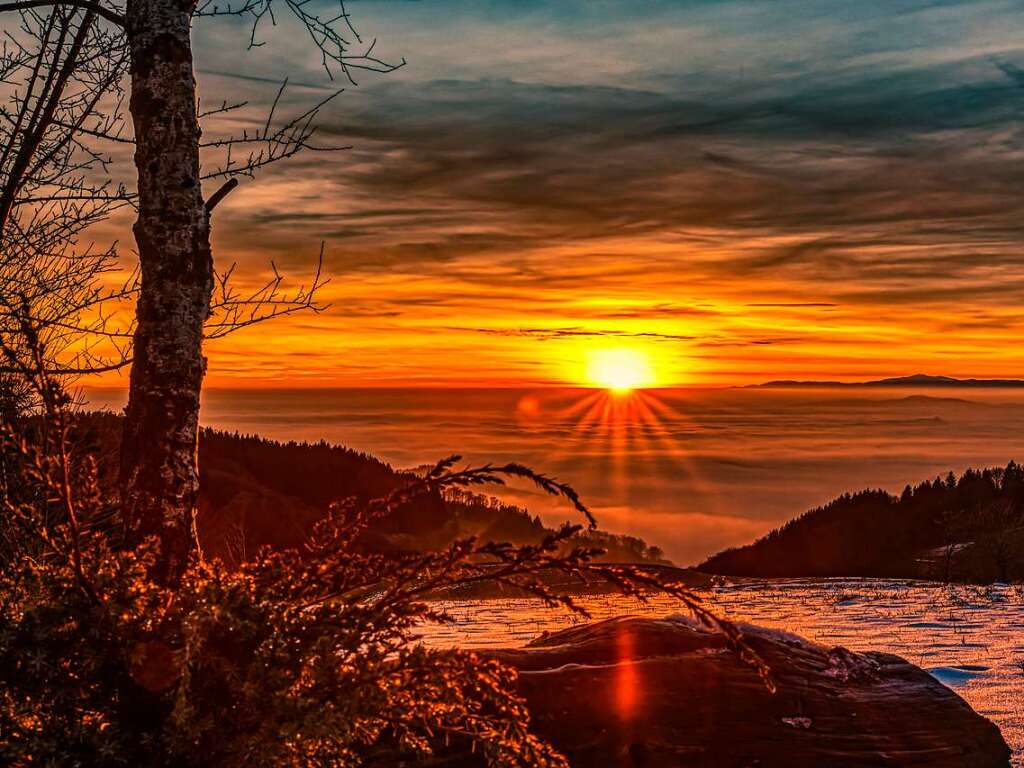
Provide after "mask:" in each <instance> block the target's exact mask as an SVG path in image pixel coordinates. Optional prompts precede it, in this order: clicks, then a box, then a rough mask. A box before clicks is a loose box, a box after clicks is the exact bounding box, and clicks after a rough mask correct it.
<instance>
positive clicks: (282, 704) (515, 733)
mask: <svg viewBox="0 0 1024 768" xmlns="http://www.w3.org/2000/svg"><path fill="white" fill-rule="evenodd" d="M29 383H30V384H33V385H34V387H35V388H34V389H33V390H32V392H33V393H34V395H35V397H36V398H38V399H37V400H36V404H35V405H34V406H32V407H31V408H29V409H28V410H27V411H21V412H19V410H18V409H5V411H6V412H5V413H3V420H4V425H3V440H2V441H0V503H2V511H3V514H2V516H0V566H2V567H0V765H11V766H17V767H18V768H28V767H29V766H33V765H53V766H73V765H79V766H96V767H101V766H111V767H112V766H122V765H133V766H168V767H170V766H175V768H179V767H183V766H184V767H187V766H195V767H197V768H198V767H200V766H201V767H203V768H205V767H206V766H217V768H222V767H224V766H227V767H230V766H238V767H239V768H241V766H247V767H248V766H266V767H267V768H271V767H273V768H278V767H281V766H295V767H296V768H298V767H300V766H351V767H352V768H355V766H362V765H368V764H374V763H376V764H382V765H393V766H398V765H405V764H407V763H408V761H416V760H419V759H422V758H424V757H425V756H429V755H443V754H446V753H448V752H450V751H451V750H459V751H462V752H465V753H468V754H473V755H476V756H478V758H479V759H480V760H481V761H483V763H484V764H486V765H489V766H524V767H525V766H534V767H536V768H565V766H567V765H568V763H567V762H566V760H565V757H564V756H563V755H562V754H561V753H560V752H559V750H558V749H557V748H556V747H554V746H552V745H551V744H550V742H549V741H547V740H546V739H544V738H543V737H540V736H538V735H537V734H535V733H534V732H533V730H532V728H531V725H530V714H529V711H528V709H527V707H526V704H525V701H524V700H523V698H522V695H521V694H520V692H519V691H517V689H516V671H515V669H514V668H513V667H511V666H509V665H508V664H507V663H505V662H503V661H502V660H500V659H497V658H486V657H482V656H480V655H478V654H475V653H472V652H462V651H458V650H430V649H427V648H424V647H422V646H421V645H419V644H418V643H417V642H416V638H415V629H416V627H417V626H418V625H419V624H421V623H422V622H425V621H444V620H445V617H444V615H443V614H441V613H439V610H438V608H436V607H435V605H434V604H432V603H431V601H430V598H431V596H432V595H435V594H437V593H438V592H444V591H446V590H455V591H459V590H464V589H472V588H475V587H478V586H479V585H481V584H498V585H502V586H503V587H505V588H508V589H513V590H516V591H517V592H519V593H526V594H530V595H533V596H535V597H538V598H540V599H541V600H542V601H543V602H545V603H546V604H548V605H551V606H563V607H564V608H565V609H567V610H570V611H574V610H575V611H577V612H580V613H582V614H585V612H583V611H581V609H579V608H578V607H577V606H576V604H575V603H574V602H573V600H572V598H571V597H568V596H567V595H566V594H565V593H564V592H563V591H562V590H561V589H560V588H557V587H555V586H553V585H552V582H551V580H550V579H549V578H548V575H549V574H551V573H560V574H561V575H562V576H563V577H564V578H565V579H567V580H573V579H580V578H584V579H589V580H595V581H603V582H606V583H607V585H608V586H609V587H610V588H613V589H616V590H618V591H620V592H622V593H624V594H627V595H633V596H636V597H638V598H642V595H643V594H644V593H645V592H649V591H651V590H654V591H659V592H662V593H668V594H670V595H674V596H675V597H677V598H678V599H679V600H680V604H681V606H683V607H684V608H685V609H689V610H690V611H692V612H693V613H694V614H695V615H696V616H698V617H700V619H701V620H702V621H703V622H706V623H707V625H708V626H709V627H717V628H718V629H719V630H721V631H723V632H724V636H725V637H726V639H727V642H728V643H729V645H730V646H731V647H732V648H733V649H735V650H737V651H739V652H740V654H741V656H742V657H743V658H744V659H746V661H747V662H748V663H749V664H751V665H752V666H753V667H755V668H756V669H759V670H761V671H762V673H764V674H767V671H766V669H765V667H764V664H763V662H761V660H760V659H759V658H758V657H757V655H756V654H755V653H754V652H753V651H752V650H751V649H749V648H748V647H747V646H746V644H745V642H744V641H743V640H742V638H741V637H740V634H739V632H738V631H737V630H736V629H735V628H734V627H733V626H732V625H730V624H728V623H726V622H720V621H718V620H717V619H716V618H715V617H714V616H712V615H711V614H710V613H708V612H707V611H706V610H705V609H704V608H703V607H702V606H701V604H700V603H699V601H698V600H697V599H696V598H695V597H694V596H693V595H692V594H691V593H690V592H689V590H688V588H687V586H686V585H685V584H683V583H681V582H678V581H673V579H672V578H671V574H669V577H668V578H666V577H664V575H663V574H660V573H658V572H652V571H645V570H642V569H639V570H638V569H634V568H631V567H630V566H623V565H602V564H599V563H597V562H595V559H596V558H598V557H599V556H601V555H602V554H603V553H602V550H601V549H600V548H597V547H594V546H592V544H593V542H594V541H595V540H596V534H595V533H594V532H593V531H592V530H591V531H590V532H587V533H585V532H584V530H583V526H581V525H566V526H564V527H562V528H560V529H558V530H549V529H543V528H540V529H539V532H540V536H539V537H537V538H534V539H533V540H531V541H530V542H529V543H521V544H515V543H511V542H502V543H498V542H495V541H494V540H491V539H486V538H480V537H477V536H473V535H462V534H465V533H466V530H467V529H468V527H471V526H473V525H475V526H479V527H483V528H484V529H485V530H495V529H496V528H497V529H501V528H503V526H506V525H512V524H511V523H504V522H502V521H503V520H504V519H505V518H506V517H507V518H508V519H509V520H513V521H519V522H522V521H521V520H520V517H522V515H521V514H520V512H518V511H516V510H510V509H505V508H503V507H502V505H500V504H496V503H494V502H491V501H487V500H486V497H482V496H477V495H476V494H475V493H474V492H473V491H472V489H473V488H474V487H478V486H481V485H484V484H493V483H501V482H503V481H504V480H505V479H507V478H518V479H520V480H524V481H529V482H532V483H534V484H535V485H536V486H537V487H538V488H540V489H541V490H543V491H545V492H547V493H551V494H554V495H558V496H561V497H563V498H565V499H566V500H567V501H568V503H569V504H570V506H571V507H573V508H574V509H575V511H576V512H577V513H578V514H580V515H582V516H583V518H584V519H589V520H590V521H591V528H592V527H593V518H592V517H591V516H590V513H589V511H588V510H587V508H586V506H584V504H583V502H582V501H581V500H580V499H579V498H578V496H577V495H576V493H575V492H574V491H573V489H572V488H571V487H569V486H567V485H564V484H562V483H559V482H557V481H555V480H553V479H551V478H548V477H545V476H544V475H541V474H538V473H535V472H533V471H531V470H529V469H527V468H526V467H523V466H521V465H517V464H507V465H502V466H494V467H491V466H486V467H479V468H475V469H458V468H457V467H456V465H455V462H456V459H454V458H453V459H450V460H447V461H443V462H441V463H439V464H438V465H437V466H435V467H432V468H431V469H429V470H427V471H425V472H424V473H422V474H417V475H413V474H399V473H395V472H393V471H392V470H391V469H390V468H388V467H387V466H386V465H383V464H381V463H380V462H376V461H374V460H372V459H369V458H368V457H365V456H361V455H359V454H355V453H353V452H351V451H345V450H344V449H339V448H332V447H330V446H326V445H313V446H299V445H293V446H287V447H286V446H280V445H277V444H273V443H270V442H268V441H264V440H259V439H256V438H240V437H235V436H228V435H223V434H218V433H213V432H207V433H205V434H204V435H203V439H202V441H201V451H202V453H203V455H204V472H205V473H208V474H204V482H205V484H206V487H208V488H209V489H210V490H209V492H208V493H209V496H206V497H205V500H204V502H203V503H202V504H201V509H202V511H201V513H200V515H199V516H198V518H197V519H198V520H199V521H200V525H199V527H200V528H202V529H203V531H201V534H202V535H201V536H200V538H199V541H198V544H199V546H196V547H195V548H194V549H193V552H192V554H191V555H190V557H189V559H188V561H187V563H185V564H184V567H183V568H182V569H181V571H180V572H179V573H177V574H176V575H175V577H174V578H173V579H170V578H168V575H167V571H166V569H165V568H164V567H162V563H164V562H166V560H165V554H164V551H163V550H162V548H161V545H160V540H159V539H158V538H156V537H140V536H138V534H137V533H136V532H135V531H133V530H132V528H131V527H130V526H128V525H126V523H125V520H124V518H123V516H122V515H121V512H120V510H121V508H120V506H119V505H118V503H117V497H116V492H115V491H113V490H111V488H110V487H108V486H109V478H107V477H105V475H109V474H111V473H112V472H113V470H112V469H110V468H109V466H108V464H109V461H108V456H107V454H110V453H116V452H117V448H116V446H111V445H110V443H109V441H108V440H107V439H106V437H105V432H106V431H109V430H113V432H116V427H117V426H118V419H116V418H113V417H102V418H99V419H97V418H96V417H95V416H84V417H83V416H81V415H79V414H77V413H76V412H74V411H73V409H71V408H70V407H69V401H68V399H67V398H66V396H65V395H64V394H63V392H62V391H61V390H60V389H59V387H57V386H56V385H55V384H54V383H53V382H52V381H51V380H50V379H48V378H47V377H46V375H45V374H42V373H41V374H40V375H39V376H38V377H37V378H35V379H32V378H31V377H30V379H29ZM250 484H251V485H250ZM245 494H248V495H245ZM332 497H334V498H333V501H330V500H329V499H331V498H332ZM448 498H451V499H452V500H453V501H451V502H450V506H449V502H447V501H446V499H448ZM320 502H323V505H322V506H320V507H319V508H318V507H317V506H316V505H317V504H318V503H320ZM297 509H304V510H306V511H307V512H308V515H306V516H305V517H296V518H291V519H289V516H290V515H292V514H294V513H295V511H296V510H297ZM314 510H316V511H315V512H314ZM486 513H489V514H486ZM421 516H425V517H426V523H424V522H423V520H422V519H421ZM204 518H205V519H206V520H207V522H206V523H205V524H203V523H202V522H201V521H202V520H204ZM218 521H219V522H218ZM274 521H276V523H275V522H274ZM526 522H528V523H529V524H526V523H523V526H524V530H525V531H527V532H533V531H535V530H538V529H537V524H536V523H535V521H533V520H532V519H530V518H526ZM256 523H259V524H258V525H257V524H256ZM435 524H440V525H441V528H442V529H444V530H445V531H446V535H445V536H444V537H438V538H435V539H434V540H432V541H427V539H425V538H423V537H422V536H417V532H418V531H420V528H417V526H419V525H422V526H424V527H423V530H427V528H429V526H431V525H435ZM236 529H237V530H236ZM581 534H582V535H581ZM260 536H264V537H266V538H269V539H271V541H266V542H261V541H259V538H260ZM204 539H205V542H206V544H207V545H208V550H209V551H204V547H203V546H202V544H203V541H204ZM442 539H447V540H442ZM412 543H415V544H417V545H420V546H417V547H416V548H412V547H410V546H405V545H409V544H412ZM264 544H266V545H265V546H264ZM426 544H430V545H431V546H423V545H426ZM217 546H219V547H220V551H219V552H218V551H215V550H216V549H217Z"/></svg>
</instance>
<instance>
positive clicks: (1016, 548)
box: [698, 461, 1024, 581]
mask: <svg viewBox="0 0 1024 768" xmlns="http://www.w3.org/2000/svg"><path fill="white" fill-rule="evenodd" d="M1022 510H1024V469H1022V467H1021V466H1020V465H1019V464H1017V463H1016V462H1012V461H1011V462H1010V463H1009V464H1008V465H1007V466H1006V467H1005V468H1001V469H1000V468H994V469H983V470H974V469H969V470H967V471H966V472H964V473H963V474H962V475H960V476H959V477H957V476H956V475H955V474H954V473H952V472H950V473H949V474H948V475H946V476H945V477H936V478H935V479H934V480H930V481H925V482H923V483H920V484H919V485H916V486H910V485H908V486H907V487H906V488H904V490H903V492H902V493H901V494H900V495H899V496H894V495H892V494H890V493H887V492H885V491H881V490H864V491H860V492H858V493H853V494H850V493H846V494H843V495H842V496H840V497H839V498H837V499H835V500H834V501H831V502H830V503H828V504H826V505H825V506H822V507H818V508H816V509H812V510H810V511H809V512H806V513H804V514H803V515H800V516H799V517H797V518H794V519H793V520H790V521H789V522H788V523H786V524H785V525H783V526H782V527H780V528H777V529H775V530H773V531H772V532H771V533H769V534H767V535H766V536H764V537H763V538H761V539H758V540H757V541H755V542H754V543H752V544H748V545H747V546H744V547H739V548H734V549H727V550H725V551H723V552H720V553H719V554H717V555H714V556H713V557H711V558H709V559H708V560H706V561H705V562H703V563H701V565H700V566H698V568H699V569H700V570H702V571H706V572H708V573H715V574H722V575H733V576H756V577H797V576H881V577H901V578H916V577H926V578H937V579H942V580H946V581H949V580H964V581H993V580H999V581H1009V580H1016V579H1021V578H1024V514H1022Z"/></svg>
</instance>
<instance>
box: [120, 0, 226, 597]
mask: <svg viewBox="0 0 1024 768" xmlns="http://www.w3.org/2000/svg"><path fill="white" fill-rule="evenodd" d="M192 8H193V3H192V2H189V1H188V0H128V6H127V14H126V21H127V24H126V26H127V35H128V41H129V45H130V49H131V103H130V109H131V114H132V120H133V123H134V126H135V140H136V150H135V165H136V167H137V169H138V192H139V198H138V200H139V215H138V220H137V221H136V223H135V228H134V231H135V240H136V243H137V245H138V250H139V262H140V265H141V277H142V286H141V293H140V295H139V299H138V304H137V308H136V315H137V321H138V325H137V328H136V331H135V346H134V363H133V365H132V370H131V380H130V393H129V400H128V408H127V419H126V422H125V431H124V440H123V443H122V447H121V493H122V504H123V511H124V515H125V521H126V524H127V525H128V526H129V530H130V531H131V532H132V533H133V534H134V535H136V536H138V537H141V536H149V535H156V536H157V537H159V539H160V542H161V547H162V548H161V558H160V563H159V565H158V567H157V569H156V571H157V576H158V578H162V579H164V580H167V581H174V580H175V579H176V578H177V576H178V575H180V573H181V571H182V569H183V567H184V565H185V563H186V561H187V558H188V556H189V553H190V551H191V549H192V548H193V546H194V545H195V536H194V521H195V512H196V505H197V501H198V492H199V471H198V463H197V455H196V452H197V438H198V428H199V392H200V388H201V386H202V380H203V374H204V372H205V368H206V360H205V358H204V357H203V354H202V338H203V322H204V321H205V320H206V318H207V317H208V315H209V312H210V299H211V294H212V290H213V263H212V255H211V252H210V226H209V214H208V212H207V210H206V207H205V205H204V204H203V198H202V190H201V186H200V182H199V134H200V129H199V121H198V119H197V116H196V82H195V77H194V75H193V71H192V47H191V39H190V32H191V13H192Z"/></svg>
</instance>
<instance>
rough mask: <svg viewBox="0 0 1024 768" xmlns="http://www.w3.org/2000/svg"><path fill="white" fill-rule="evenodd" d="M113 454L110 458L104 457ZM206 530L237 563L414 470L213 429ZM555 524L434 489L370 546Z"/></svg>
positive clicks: (207, 438) (587, 539) (106, 433)
mask: <svg viewBox="0 0 1024 768" xmlns="http://www.w3.org/2000/svg"><path fill="white" fill-rule="evenodd" d="M87 421H88V424H89V431H90V432H92V433H93V435H94V439H93V441H94V442H96V443H98V444H99V447H100V449H101V462H100V463H101V467H102V471H103V473H104V476H105V479H104V481H105V482H106V483H113V482H114V474H115V467H114V464H115V462H114V460H113V457H116V455H117V446H118V442H119V436H120V430H121V418H120V417H119V416H116V415H114V414H110V413H103V414H91V415H90V416H89V417H88V420H87ZM103 457H105V459H104V458H103ZM199 459H200V462H199V467H200V509H199V520H198V527H199V536H200V540H201V543H202V545H203V548H204V551H206V552H208V553H211V554H216V555H219V556H221V557H224V558H225V559H226V560H228V561H237V560H239V559H241V558H244V557H245V556H247V555H249V554H251V553H252V552H253V551H255V549H256V548H258V547H259V546H262V545H270V546H272V547H275V548H282V547H288V546H294V545H296V544H300V543H301V542H302V541H303V540H304V539H305V537H306V536H307V534H308V532H309V530H310V529H311V528H312V526H313V524H314V523H315V522H316V521H317V520H319V519H320V518H321V517H322V516H323V514H324V513H325V511H326V510H327V507H328V505H329V504H330V503H331V502H332V501H337V500H341V499H346V498H349V497H353V496H354V497H356V498H358V499H361V500H368V499H375V498H381V497H383V496H386V495H387V494H388V493H390V492H391V491H392V490H394V489H395V488H397V487H398V486H399V485H401V484H403V483H405V482H407V481H408V480H409V479H410V478H411V476H410V475H408V474H406V473H402V472H398V471H396V470H394V469H393V468H392V467H391V466H389V465H388V464H386V463H384V462H382V461H380V460H379V459H376V458H374V457H372V456H369V455H367V454H365V453H360V452H358V451H353V450H351V449H349V448H345V447H342V446H338V445H332V444H329V443H326V442H318V443H296V442H288V443H281V442H276V441H273V440H267V439H264V438H262V437H258V436H255V435H241V434H231V433H226V432H221V431H217V430H213V429H204V430H203V431H202V432H201V434H200V439H199ZM547 532H548V529H547V528H545V526H544V525H543V524H542V523H541V521H540V519H539V518H538V517H535V516H531V515H530V514H529V513H528V512H527V511H526V510H525V509H521V508H519V507H515V506H512V505H509V504H504V503H502V502H501V501H499V500H498V499H495V498H493V497H490V496H486V495H482V494H476V493H467V492H456V493H453V494H452V495H451V496H450V497H449V498H447V499H444V500H442V499H441V498H440V496H437V495H433V496H424V497H421V498H419V499H417V500H415V501H413V502H411V503H408V504H405V505H404V506H402V507H400V508H399V509H398V510H396V512H395V513H394V514H392V515H391V516H390V517H388V518H385V519H383V520H380V521H378V522H377V523H375V524H374V525H373V526H372V528H371V529H370V531H368V532H367V534H366V535H365V536H364V537H363V540H362V542H361V543H362V545H363V546H364V547H365V548H366V549H370V550H375V551H382V552H384V551H391V552H394V551H416V550H427V549H432V548H437V547H441V546H444V545H446V544H448V543H450V542H451V541H453V540H454V539H456V538H459V537H464V536H468V535H478V536H480V537H481V538H484V539H487V540H493V541H510V542H512V543H515V544H522V543H530V542H536V541H539V540H540V539H541V538H542V537H543V536H544V535H545V534H546V533H547ZM580 543H585V544H588V545H595V546H600V547H603V548H604V549H606V550H607V555H605V556H604V557H603V558H601V559H603V560H605V561H608V562H644V563H664V562H667V561H666V560H665V559H664V555H663V553H662V552H661V550H660V549H658V548H657V547H652V546H649V545H648V544H647V543H646V542H644V541H642V540H640V539H638V538H635V537H631V536H621V535H615V534H610V533H604V532H587V533H585V534H583V537H582V539H581V542H580Z"/></svg>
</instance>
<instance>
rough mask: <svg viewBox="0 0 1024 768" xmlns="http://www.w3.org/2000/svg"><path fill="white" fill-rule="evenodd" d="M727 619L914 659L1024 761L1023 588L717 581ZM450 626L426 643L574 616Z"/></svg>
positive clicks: (507, 609) (608, 607)
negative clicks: (995, 729) (997, 732)
mask: <svg viewBox="0 0 1024 768" xmlns="http://www.w3.org/2000/svg"><path fill="white" fill-rule="evenodd" d="M700 594H701V595H702V596H703V597H704V598H705V599H706V600H707V602H708V605H709V606H710V607H713V608H714V609H715V610H717V611H718V612H719V614H720V615H723V616H725V617H727V618H730V619H734V620H736V621H750V622H753V623H755V624H760V625H762V626H766V627H775V628H779V629H785V630H788V631H790V632H795V633H798V634H800V635H803V636H804V637H807V638H809V639H811V640H815V641H817V642H819V643H821V644H823V645H842V646H845V647H846V648H849V649H851V650H857V651H886V652H889V653H895V654H898V655H900V656H903V657H904V658H906V659H908V660H910V661H912V662H914V663H915V664H918V665H919V666H921V667H923V668H924V669H926V670H928V671H929V672H931V673H932V674H933V675H934V676H935V677H936V678H938V679H939V680H941V681H942V682H943V683H945V684H946V685H948V686H950V687H951V688H953V689H955V690H956V691H957V693H959V694H960V695H961V696H962V697H963V698H964V699H966V700H967V701H968V702H969V703H970V704H971V706H973V707H974V709H975V710H977V711H978V712H980V713H981V714H983V715H985V716H986V717H988V718H989V719H991V720H992V721H994V722H995V723H996V724H997V725H998V726H999V727H1000V729H1002V732H1003V736H1004V737H1005V739H1006V741H1007V743H1008V744H1009V745H1010V747H1011V748H1012V749H1013V751H1014V765H1015V766H1022V767H1024V696H1022V695H1021V692H1022V690H1024V587H1020V586H994V587H963V586H951V587H946V586H941V585H935V584H928V583H923V582H909V581H886V580H877V579H813V580H788V579H787V580H776V581H767V582H765V581H759V582H747V583H741V584H728V583H726V584H723V585H722V586H720V587H716V588H715V589H712V590H707V591H702V592H701V593H700ZM580 602H581V603H582V604H584V605H586V606H587V608H588V609H589V610H590V612H591V614H592V615H593V617H594V618H595V619H602V618H607V617H609V616H616V615H623V614H653V615H666V614H669V613H678V612H679V608H678V605H677V604H675V603H674V602H673V601H670V600H667V599H661V598H659V599H657V600H654V601H652V602H651V603H649V604H648V605H646V606H645V605H640V604H638V603H636V602H635V601H629V600H626V599H624V598H621V597H617V596H601V597H589V598H581V599H580ZM445 607H446V608H447V610H448V612H449V613H450V614H451V615H452V616H453V617H454V618H455V619H456V623H454V624H452V625H445V626H428V627H424V628H423V632H422V634H423V636H424V639H425V641H426V642H428V643H430V644H432V645H443V646H453V645H454V646H459V647H463V648H466V647H476V648H483V647H498V646H512V645H521V644H523V643H525V642H527V641H529V640H531V639H532V638H534V637H536V636H537V635H538V634H540V633H541V632H542V631H544V630H554V629H560V628H563V627H565V626H568V625H570V624H572V623H573V622H574V621H578V619H574V618H573V617H571V616H568V615H566V613H565V612H564V611H559V610H554V609H549V608H545V607H543V606H542V605H539V604H538V603H537V601H534V600H528V599H524V600H473V601H460V602H449V603H446V604H445Z"/></svg>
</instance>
